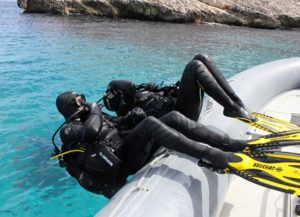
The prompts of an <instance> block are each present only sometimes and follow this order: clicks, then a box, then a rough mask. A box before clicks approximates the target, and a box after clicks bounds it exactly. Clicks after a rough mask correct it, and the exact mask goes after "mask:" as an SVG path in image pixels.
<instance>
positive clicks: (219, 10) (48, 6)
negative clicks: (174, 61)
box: [18, 0, 300, 28]
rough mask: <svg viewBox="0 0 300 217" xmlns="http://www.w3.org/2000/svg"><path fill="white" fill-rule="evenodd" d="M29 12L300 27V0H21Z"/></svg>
mask: <svg viewBox="0 0 300 217" xmlns="http://www.w3.org/2000/svg"><path fill="white" fill-rule="evenodd" d="M18 6H19V7H20V8H23V9H24V10H25V11H26V12H39V13H57V14H64V15H67V14H91V15H97V16H105V17H120V18H133V19H145V20H158V21H167V22H199V23H202V22H215V23H222V24H231V25H242V26H251V27H258V28H288V27H300V0H18Z"/></svg>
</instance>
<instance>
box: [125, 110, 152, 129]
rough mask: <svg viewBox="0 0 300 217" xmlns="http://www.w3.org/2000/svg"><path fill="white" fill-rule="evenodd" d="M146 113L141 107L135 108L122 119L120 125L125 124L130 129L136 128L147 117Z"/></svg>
mask: <svg viewBox="0 0 300 217" xmlns="http://www.w3.org/2000/svg"><path fill="white" fill-rule="evenodd" d="M146 116H147V115H146V113H145V111H144V110H143V109H142V108H140V107H135V108H133V109H132V110H131V111H129V112H128V113H127V114H126V115H125V116H124V117H121V118H120V123H121V124H125V125H127V126H129V127H135V126H136V125H138V124H139V123H140V122H141V121H142V120H143V119H144V118H145V117H146Z"/></svg>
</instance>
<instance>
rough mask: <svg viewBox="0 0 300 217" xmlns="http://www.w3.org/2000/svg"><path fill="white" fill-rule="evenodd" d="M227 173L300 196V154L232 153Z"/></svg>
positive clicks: (228, 159)
mask: <svg viewBox="0 0 300 217" xmlns="http://www.w3.org/2000/svg"><path fill="white" fill-rule="evenodd" d="M227 162H228V167H227V168H226V169H225V170H224V171H225V172H227V173H233V174H236V175H238V176H240V177H242V178H244V179H246V180H248V181H250V182H253V183H256V184H258V185H261V186H265V187H267V188H271V189H274V190H278V191H281V192H285V193H289V194H295V195H297V196H300V155H297V154H293V153H286V152H265V153H264V152H260V153H250V154H245V153H232V155H231V156H230V157H229V158H227Z"/></svg>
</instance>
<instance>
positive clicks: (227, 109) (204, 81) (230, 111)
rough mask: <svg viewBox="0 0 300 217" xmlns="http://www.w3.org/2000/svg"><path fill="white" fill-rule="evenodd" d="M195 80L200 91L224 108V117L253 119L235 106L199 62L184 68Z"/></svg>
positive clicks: (242, 109) (195, 61) (245, 111)
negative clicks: (193, 75) (192, 74)
mask: <svg viewBox="0 0 300 217" xmlns="http://www.w3.org/2000/svg"><path fill="white" fill-rule="evenodd" d="M186 67H187V69H189V70H190V71H191V73H194V74H195V78H196V80H197V82H198V84H199V86H200V88H201V89H202V90H204V92H205V93H207V94H208V95H209V96H211V97H212V98H213V99H214V100H216V101H217V102H218V103H219V104H220V105H222V106H223V107H224V115H226V116H229V117H242V118H246V119H253V117H251V115H250V114H249V112H248V111H247V110H245V109H244V108H243V107H241V106H239V105H238V104H236V103H235V102H234V101H233V100H232V99H231V98H230V97H229V96H228V95H227V93H226V92H225V91H224V90H223V88H222V87H221V86H220V84H219V83H218V82H217V81H216V79H215V78H214V77H213V76H212V74H211V73H210V72H209V71H208V69H207V67H206V66H205V65H204V63H202V62H201V61H199V60H192V61H191V62H189V63H188V65H187V66H186Z"/></svg>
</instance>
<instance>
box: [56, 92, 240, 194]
mask: <svg viewBox="0 0 300 217" xmlns="http://www.w3.org/2000/svg"><path fill="white" fill-rule="evenodd" d="M56 105H57V108H58V110H59V112H60V113H61V114H62V115H63V116H64V117H65V119H66V120H67V121H66V124H65V125H64V126H63V127H62V128H61V130H60V137H61V140H62V142H63V146H62V150H61V152H63V153H57V154H61V155H63V158H61V159H60V161H61V165H64V166H66V168H67V171H68V172H69V173H70V174H71V175H72V176H73V177H74V178H75V179H77V180H78V182H79V184H80V185H81V186H82V187H84V188H85V189H87V190H89V191H91V192H94V193H100V194H103V195H105V196H106V197H108V198H110V197H112V196H113V195H114V193H115V192H116V191H117V190H118V189H119V188H120V187H122V186H123V184H124V183H125V182H126V178H127V176H128V175H130V174H134V173H135V172H136V171H138V170H139V169H140V168H141V167H142V166H144V165H145V164H146V163H147V162H148V161H149V160H150V159H151V157H152V154H153V153H154V151H155V150H156V149H157V148H158V146H157V144H158V145H161V146H164V147H167V148H171V149H173V150H176V151H179V152H182V153H185V154H188V155H190V156H193V157H196V158H198V159H199V160H201V161H203V162H205V163H206V164H209V165H211V167H213V168H216V169H219V168H221V169H222V168H223V167H224V165H225V163H224V162H223V161H225V159H226V156H227V153H226V152H223V151H221V150H224V151H237V150H243V149H244V147H245V142H244V141H240V140H233V139H231V138H229V137H228V136H227V135H226V134H223V135H222V134H219V133H215V132H214V131H212V130H210V129H209V128H207V127H205V126H203V125H201V124H199V123H196V122H194V121H192V120H190V119H188V118H186V117H185V116H184V115H182V114H180V113H179V112H177V111H172V112H169V113H168V114H166V115H164V116H162V117H161V118H160V119H157V118H155V117H153V116H148V117H146V118H144V119H143V120H142V121H141V122H140V123H139V124H138V125H137V126H136V127H134V129H132V130H131V131H129V132H128V134H127V135H126V136H125V137H120V135H119V131H118V130H117V126H116V125H115V124H114V123H112V122H110V121H109V120H108V118H107V117H106V116H105V115H103V114H102V113H101V109H100V107H99V106H98V105H97V104H95V103H91V104H90V103H86V102H85V99H84V98H83V97H82V95H79V94H77V93H74V92H70V91H68V92H65V93H62V94H61V95H59V96H58V97H57V100H56ZM128 117H129V116H127V117H124V119H126V118H128ZM129 119H130V118H129ZM152 141H154V142H152ZM199 142H204V143H207V144H208V145H210V146H212V147H216V148H218V149H220V150H218V149H215V148H212V147H209V146H208V145H203V144H201V143H199ZM67 151H71V153H67Z"/></svg>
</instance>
